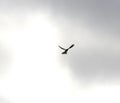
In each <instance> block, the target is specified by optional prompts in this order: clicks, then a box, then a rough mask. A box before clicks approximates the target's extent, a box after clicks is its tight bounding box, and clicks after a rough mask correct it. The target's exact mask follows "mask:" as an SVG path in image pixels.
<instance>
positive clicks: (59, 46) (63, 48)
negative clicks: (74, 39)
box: [58, 45, 66, 50]
mask: <svg viewBox="0 0 120 103" xmlns="http://www.w3.org/2000/svg"><path fill="white" fill-rule="evenodd" d="M58 46H59V45H58ZM59 48H61V49H63V50H66V49H65V48H63V47H61V46H59Z"/></svg>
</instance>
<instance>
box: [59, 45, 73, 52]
mask: <svg viewBox="0 0 120 103" xmlns="http://www.w3.org/2000/svg"><path fill="white" fill-rule="evenodd" d="M73 46H74V44H72V45H71V46H70V47H69V48H67V49H65V48H63V47H61V46H59V48H61V49H62V50H64V52H62V54H67V52H68V50H69V49H71V48H72V47H73Z"/></svg>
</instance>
